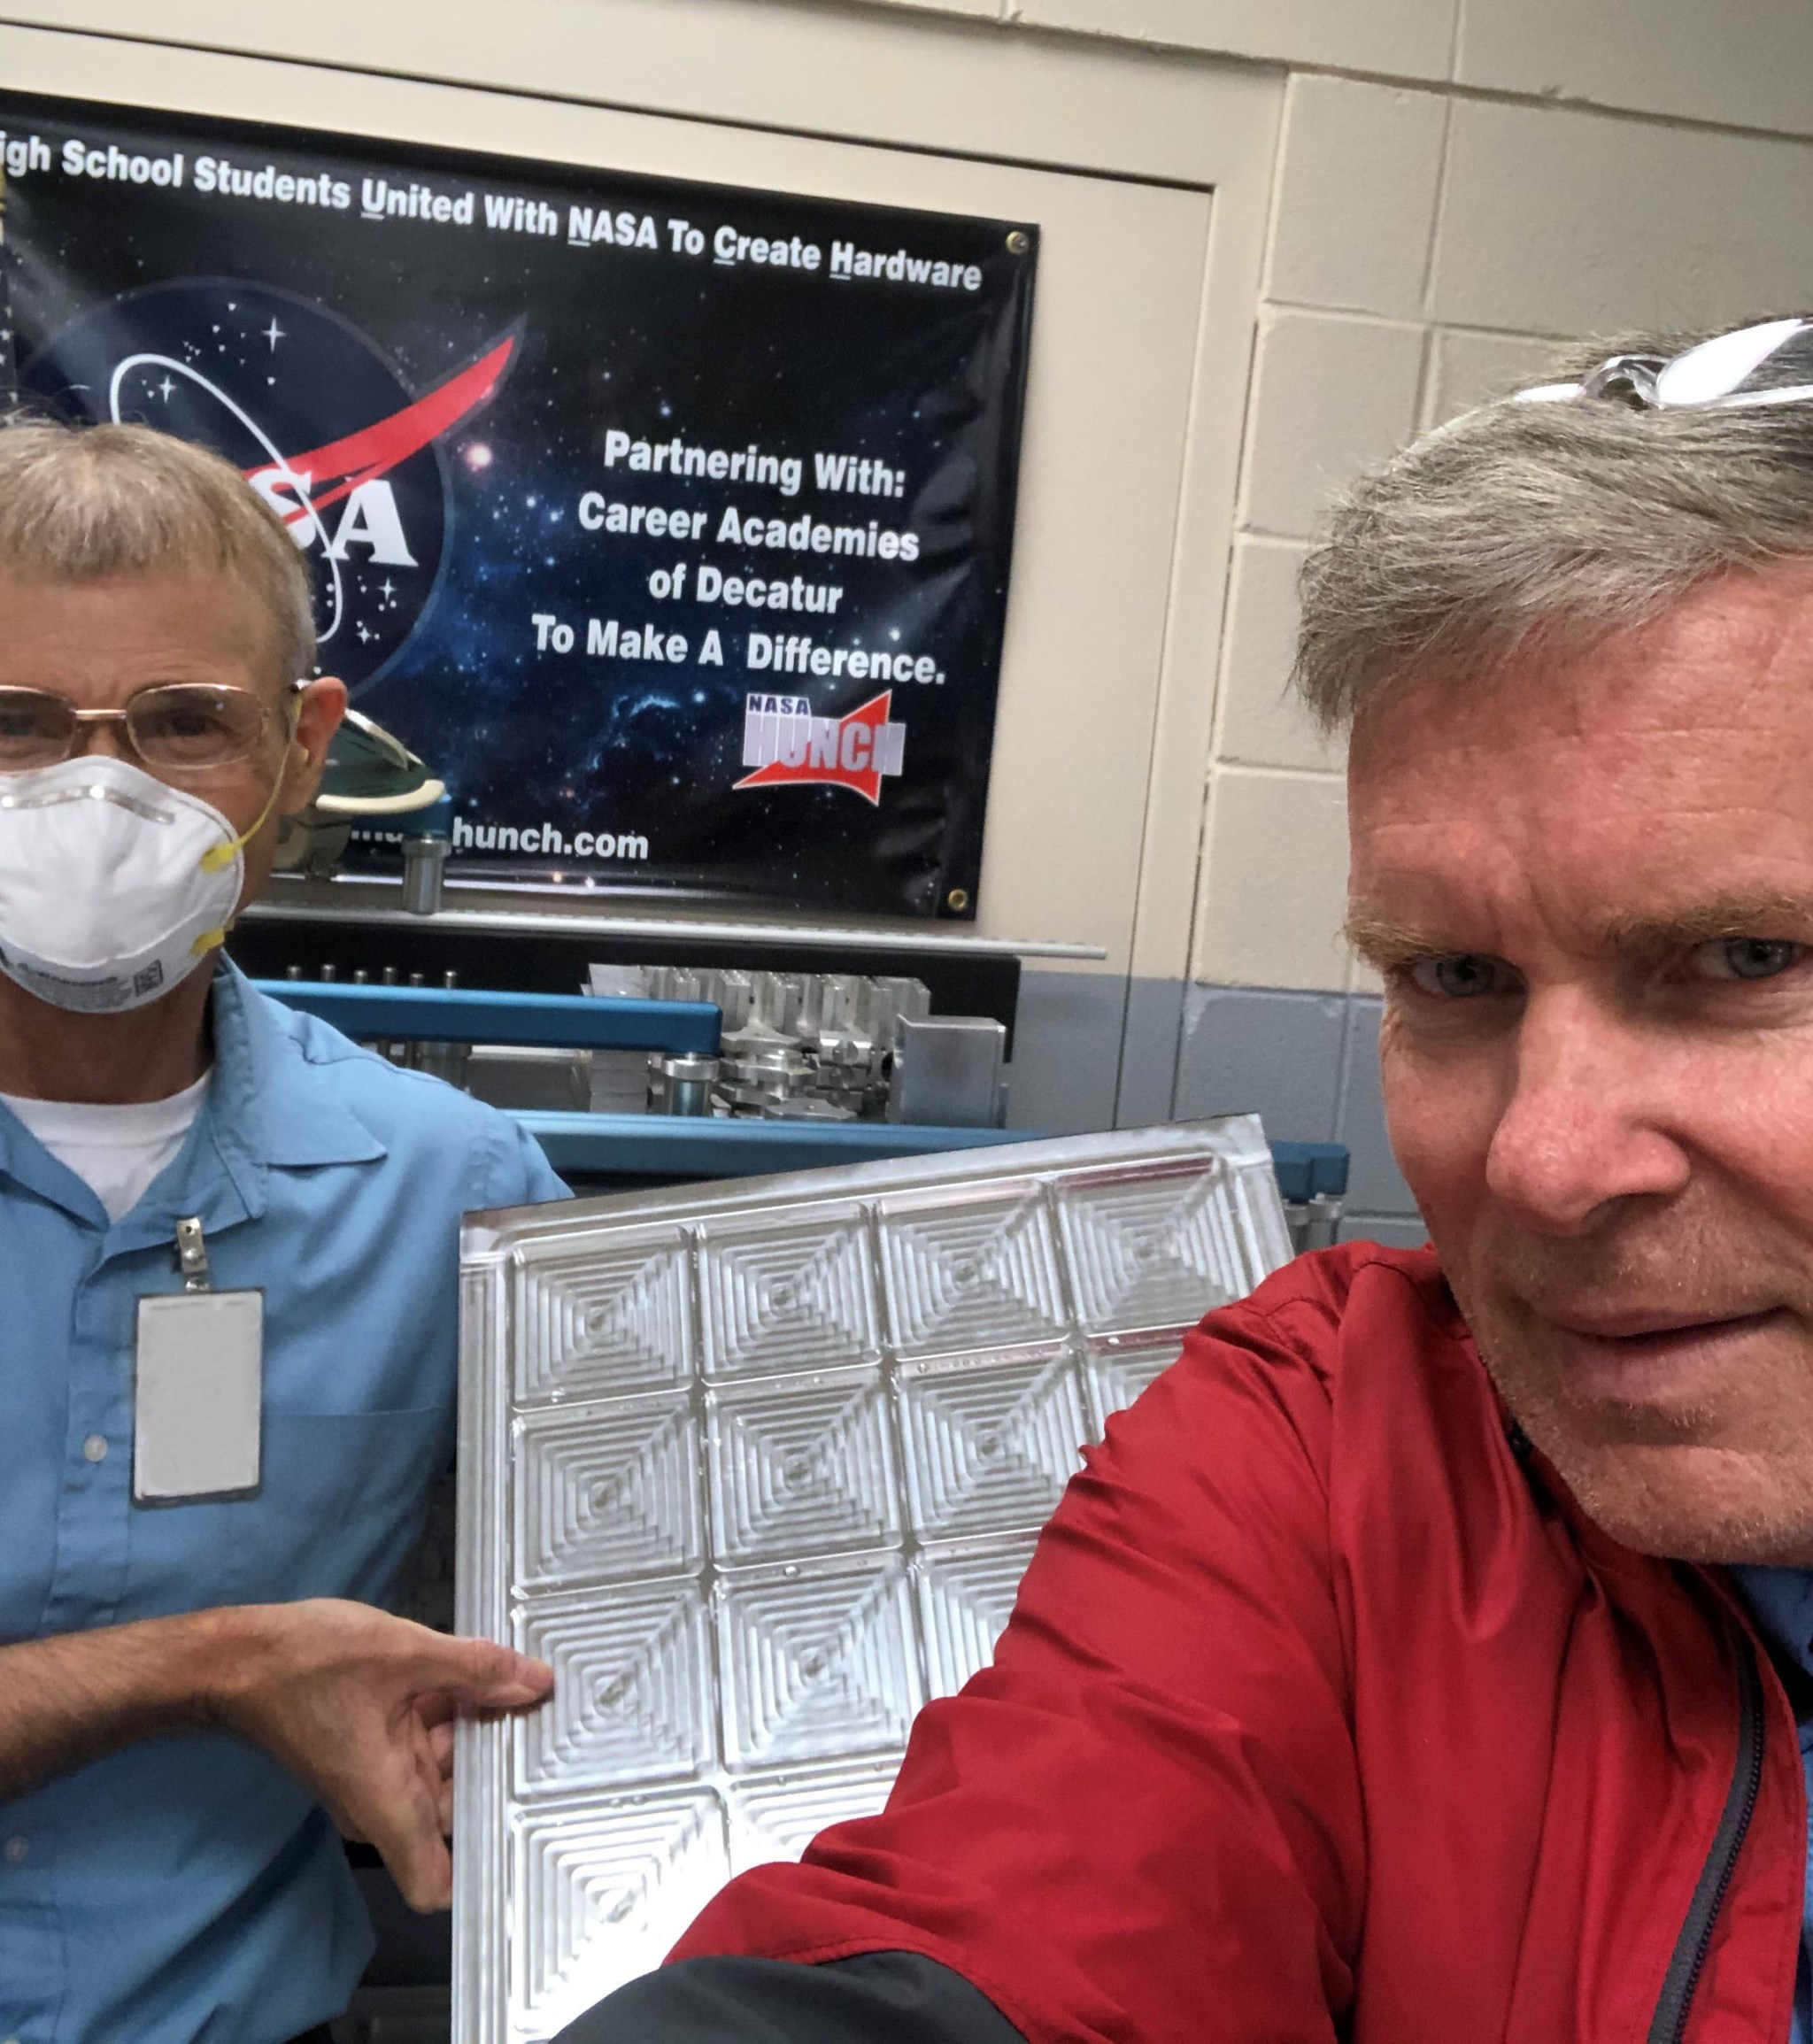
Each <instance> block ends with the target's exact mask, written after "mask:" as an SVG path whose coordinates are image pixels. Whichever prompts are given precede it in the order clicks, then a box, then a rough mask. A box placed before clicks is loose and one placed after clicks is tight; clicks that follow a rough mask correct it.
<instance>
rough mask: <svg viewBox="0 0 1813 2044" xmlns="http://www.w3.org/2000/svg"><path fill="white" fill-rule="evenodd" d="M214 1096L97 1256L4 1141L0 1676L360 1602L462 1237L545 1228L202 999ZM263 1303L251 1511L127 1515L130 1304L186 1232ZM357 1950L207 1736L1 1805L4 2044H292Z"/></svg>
mask: <svg viewBox="0 0 1813 2044" xmlns="http://www.w3.org/2000/svg"><path fill="white" fill-rule="evenodd" d="M212 1018H213V1050H214V1065H213V1076H212V1083H211V1084H210V1085H209V1088H208V1091H207V1093H206V1095H205V1098H204V1104H203V1107H202V1110H201V1113H200V1115H199V1116H198V1117H197V1121H196V1123H195V1126H194V1127H193V1128H192V1129H191V1130H190V1131H189V1138H188V1140H187V1142H186V1143H185V1145H184V1146H183V1149H182V1151H181V1154H180V1155H179V1156H178V1157H177V1158H176V1159H175V1160H174V1161H173V1162H172V1163H171V1164H170V1165H169V1167H168V1168H167V1169H166V1170H165V1171H164V1172H163V1173H162V1174H161V1176H159V1177H158V1179H157V1180H156V1182H155V1183H154V1184H152V1185H151V1186H150V1189H149V1190H148V1191H147V1192H146V1193H145V1195H144V1197H143V1199H141V1200H140V1201H139V1203H138V1205H137V1206H136V1207H134V1209H133V1210H132V1212H131V1213H129V1214H127V1215H125V1216H124V1217H123V1218H122V1219H121V1220H120V1221H119V1222H117V1223H113V1224H112V1225H110V1224H109V1223H108V1220H107V1216H106V1214H105V1213H104V1210H103V1209H102V1207H101V1203H100V1201H99V1200H98V1199H96V1196H95V1194H94V1193H93V1192H91V1191H90V1190H89V1187H88V1186H87V1185H85V1184H83V1183H82V1181H81V1179H80V1178H78V1177H76V1176H75V1175H74V1174H73V1172H71V1171H69V1170H68V1169H66V1168H65V1166H63V1165H62V1164H60V1163H59V1162H58V1161H57V1160H56V1159H55V1158H54V1157H52V1156H51V1155H50V1153H49V1152H48V1151H47V1150H45V1149H44V1148H43V1147H42V1145H40V1144H39V1143H38V1142H37V1141H36V1139H35V1138H34V1137H33V1136H31V1135H30V1134H29V1133H28V1132H27V1130H26V1129H25V1127H24V1125H23V1124H22V1123H21V1122H19V1120H18V1119H17V1117H16V1116H14V1115H11V1114H9V1113H8V1112H7V1111H6V1110H5V1108H4V1107H0V1262H4V1307H0V1642H7V1643H11V1642H13V1641H17V1640H22V1639H35V1638H39V1637H42V1636H43V1635H46V1634H51V1633H67V1632H78V1631H86V1630H88V1629H89V1628H91V1627H95V1626H102V1625H115V1624H124V1623H126V1622H127V1621H129V1620H132V1619H138V1618H156V1617H162V1616H167V1615H168V1614H171V1613H174V1612H181V1611H190V1610H195V1609H198V1608H203V1607H206V1606H211V1605H221V1604H246V1603H262V1602H280V1601H284V1600H289V1599H293V1598H300V1597H321V1596H327V1597H352V1598H359V1599H362V1600H366V1601H368V1602H373V1603H377V1602H382V1600H383V1599H384V1598H385V1596H386V1595H387V1593H390V1590H391V1588H392V1585H393V1584H394V1582H395V1580H396V1577H397V1572H398V1570H399V1568H400V1567H401V1565H402V1564H403V1562H405V1560H406V1558H407V1557H408V1554H409V1552H410V1549H411V1547H412V1546H413V1542H414V1540H415V1539H416V1538H417V1537H418V1535H419V1532H420V1526H421V1522H422V1518H423V1516H424V1511H425V1508H426V1504H427V1499H428V1488H429V1485H430V1484H431V1482H432V1481H433V1479H434V1477H436V1474H437V1472H438V1471H440V1470H441V1469H444V1467H445V1466H446V1463H447V1462H448V1459H449V1457H450V1455H451V1450H452V1442H453V1419H454V1390H455V1381H456V1376H457V1362H458V1357H457V1347H458V1342H457V1315H458V1300H459V1285H458V1281H457V1279H458V1269H459V1219H460V1215H462V1214H463V1213H465V1212H467V1210H469V1209H471V1208H474V1207H503V1206H515V1205H520V1204H524V1203H527V1202H530V1201H535V1200H542V1199H559V1198H561V1197H563V1196H564V1194H565V1191H566V1188H565V1187H564V1186H563V1185H562V1184H560V1182H559V1179H558V1178H557V1177H556V1176H554V1174H553V1172H552V1170H551V1169H549V1167H548V1165H547V1162H546V1161H545V1160H544V1157H543V1156H542V1154H541V1152H540V1151H539V1150H538V1149H537V1148H536V1145H535V1144H534V1143H533V1142H532V1141H531V1140H530V1139H529V1138H528V1137H526V1136H525V1135H524V1134H523V1133H522V1132H521V1130H520V1129H519V1128H518V1126H517V1124H516V1123H515V1122H513V1121H511V1120H510V1119H509V1118H508V1117H507V1116H506V1115H500V1114H498V1113H497V1112H495V1111H494V1110H493V1109H491V1108H490V1107H482V1106H481V1105H480V1104H479V1103H478V1102H476V1101H474V1100H471V1099H467V1097H466V1096H465V1095H464V1094H463V1093H459V1092H456V1091H453V1090H452V1089H451V1087H448V1086H444V1085H443V1084H440V1083H439V1082H438V1081H437V1080H434V1079H430V1078H428V1077H426V1076H423V1075H421V1074H420V1073H415V1072H405V1071H402V1070H399V1069H398V1068H397V1067H395V1066H393V1065H390V1064H387V1063H386V1062H385V1061H383V1060H382V1059H381V1058H377V1057H374V1056H373V1055H371V1054H370V1053H368V1052H365V1051H361V1050H360V1049H359V1048H358V1047H357V1046H356V1045H353V1044H351V1043H349V1042H348V1041H347V1040H346V1038H345V1037H342V1036H340V1035H339V1034H338V1033H337V1032H336V1031H335V1030H331V1029H329V1028H328V1027H327V1026H326V1025H325V1024H324V1023H321V1022H316V1021H314V1020H312V1018H311V1017H308V1016H305V1015H303V1014H297V1013H296V1012H295V1011H293V1010H291V1009H289V1008H286V1007H281V1006H279V1005H278V1004H277V1003H276V1002H274V1001H270V1000H267V999H265V998H264V997H263V996H262V995H260V994H258V993H257V992H256V991H254V990H253V989H252V987H251V984H250V983H248V982H247V980H246V979H245V978H244V977H243V976H242V975H241V974H240V973H239V972H238V971H236V970H235V968H233V967H232V966H230V965H228V964H225V963H223V964H222V965H221V966H220V968H218V970H217V974H216V977H215V981H214V991H213V1002H212ZM184 1215H199V1216H200V1218H201V1222H202V1227H203V1231H204V1237H205V1239H206V1243H207V1249H208V1254H209V1257H210V1259H211V1261H212V1269H213V1282H214V1285H215V1287H216V1289H217V1290H222V1291H225V1290H228V1289H233V1288H236V1287H239V1286H257V1287H260V1288H262V1290H263V1292H264V1294H265V1353H264V1471H263V1482H262V1486H261V1488H260V1490H259V1493H258V1495H257V1496H256V1497H253V1498H249V1499H243V1500H235V1501H232V1502H225V1503H213V1504H193V1505H176V1506H173V1507H166V1508H160V1509H152V1510H145V1509H138V1508H135V1507H134V1505H133V1503H132V1442H133V1415H132V1386H133V1343H134V1330H135V1316H136V1311H137V1300H138V1299H139V1298H140V1296H141V1295H142V1294H143V1293H146V1292H177V1291H180V1290H181V1281H180V1279H179V1278H178V1277H177V1275H176V1269H175V1259H174V1250H173V1245H174V1230H175V1226H176V1223H177V1221H178V1219H179V1218H181V1216H184ZM371 1946H372V1938H371V1931H370V1927H369V1925H368V1924H367V1922H366V1916H365V1911H364V1909H363V1907H362V1905H361V1903H360V1901H359V1894H358V1890H357V1888H356V1886H355V1885H354V1883H353V1880H352V1878H351V1874H350V1872H349V1870H348V1869H347V1865H346V1859H345V1855H344V1852H343V1849H342V1846H341V1842H340V1840H339V1837H338V1836H337V1834H336V1832H335V1830H334V1827H333V1825H332V1824H331V1823H330V1822H329V1821H328V1817H327V1816H326V1814H325V1813H324V1812H323V1811H322V1810H321V1809H319V1808H318V1807H317V1806H316V1805H315V1803H314V1801H313V1799H312V1797H311V1796H310V1794H309V1793H308V1792H307V1790H306V1789H305V1788H303V1787H301V1786H299V1785H298V1784H297V1782H296V1781H294V1780H293V1779H292V1778H290V1777H289V1775H288V1774H286V1773H285V1772H284V1770H282V1767H280V1766H279V1765H278V1763H277V1762H275V1761H274V1760H273V1759H271V1758H269V1757H268V1756H267V1755H265V1754H264V1753H262V1752H260V1751H259V1750H258V1749H257V1748H256V1747H252V1746H251V1745H250V1744H247V1743H246V1742H244V1741H243V1740H241V1739H236V1738H235V1737H233V1736H231V1735H230V1734H228V1733H225V1732H211V1733H193V1734H183V1735H180V1736H174V1737H166V1738H160V1739H149V1740H146V1741H144V1742H143V1743H142V1744H139V1745H136V1746H132V1747H127V1748H126V1749H124V1750H123V1751H121V1752H119V1753H116V1754H113V1755H109V1756H108V1757H106V1758H104V1759H101V1760H97V1761H95V1762H92V1763H91V1764H89V1765H88V1766H86V1767H83V1768H81V1769H80V1770H76V1771H75V1772H73V1773H71V1774H67V1775H65V1776H63V1777H61V1778H58V1779H56V1780H53V1781H50V1782H47V1783H45V1784H44V1785H43V1786H41V1787H39V1788H36V1789H35V1790H33V1791H31V1792H30V1793H27V1794H26V1795H23V1796H20V1797H18V1798H17V1799H15V1800H14V1801H11V1802H8V1803H4V1804H0V2037H4V2038H6V2039H9V2040H11V2039H13V2038H17V2039H18V2040H19V2044H126V2040H130V2044H198V2040H206V2044H282V2040H287V2039H289V2038H292V2037H294V2036H296V2035H297V2033H298V2032H302V2031H305V2030H308V2029H310V2028H312V2026H313V2025H316V2024H318V2023H320V2022H323V2021H325V2020H326V2019H327V2018H328V2017H332V2016H334V2015H336V2014H337V2013H338V2012H339V2011H340V2010H341V2009H343V2007H344V2006H345V2004H346V2002H347V1999H348V1997H349V1995H350V1994H351V1992H352V1989H353V1987H354V1986H356V1985H357V1983H358V1980H359V1974H360V1973H361V1971H363V1970H364V1967H365V1964H366V1959H367V1958H368V1956H369V1955H370V1952H371Z"/></svg>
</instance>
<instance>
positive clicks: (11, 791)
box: [0, 753, 276, 1014]
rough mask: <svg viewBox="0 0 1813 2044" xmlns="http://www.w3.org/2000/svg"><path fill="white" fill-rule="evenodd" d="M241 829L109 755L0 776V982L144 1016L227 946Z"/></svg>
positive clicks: (238, 881) (98, 1010)
mask: <svg viewBox="0 0 1813 2044" xmlns="http://www.w3.org/2000/svg"><path fill="white" fill-rule="evenodd" d="M275 800H276V794H275V791H273V792H272V799H271V801H270V802H268V803H266V806H265V815H264V816H260V817H259V818H258V822H257V823H254V824H253V825H252V827H251V829H250V830H248V831H246V832H244V833H243V834H241V833H239V832H236V831H235V829H234V828H233V825H232V822H231V821H229V819H228V818H227V817H225V816H223V815H222V814H220V811H219V810H218V809H216V808H215V807H214V806H213V805H212V803H211V802H204V801H203V800H202V798H201V797H200V796H198V795H192V794H190V793H189V791H188V790H187V789H183V788H173V787H170V786H168V785H167V784H166V783H164V782H162V781H159V780H157V779H155V778H153V776H152V775H150V774H147V773H145V772H144V771H143V768H141V767H135V766H132V765H130V764H129V763H128V762H127V760H118V759H114V758H112V757H110V756H109V755H107V754H104V753H103V754H97V755H96V756H94V757H90V758H77V759H73V760H62V761H60V762H59V763H58V765H56V766H54V767H34V768H31V769H29V770H28V771H27V772H25V773H22V774H0V972H4V973H5V975H6V976H7V977H8V978H9V979H12V980H14V981H16V982H17V983H18V984H19V985H20V986H22V987H23V988H24V989H25V990H26V991H27V993H32V994H35V995H36V996H37V997H38V999H40V1000H45V1001H49V1002H50V1004H51V1006H52V1007H60V1008H69V1009H73V1010H75V1011H77V1012H79V1013H81V1014H115V1013H118V1012H120V1010H123V1009H126V1008H135V1007H143V1006H144V1005H145V1004H146V1003H147V1002H148V1001H154V1000H156V999H158V997H159V996H160V995H163V994H166V993H168V992H169V991H170V990H171V988H172V987H174V986H176V985H178V984H179V983H181V981H183V980H185V979H187V978H188V976H189V974H190V973H192V972H193V971H194V970H195V969H196V968H197V966H198V965H200V964H201V963H202V962H203V960H204V959H206V958H208V957H210V956H211V955H212V953H213V952H214V951H215V950H216V949H217V948H218V947H219V946H220V944H221V943H222V941H223V940H224V939H225V937H226V935H227V929H228V924H230V923H231V922H232V920H233V914H234V911H235V909H236V908H237V907H238V906H239V895H240V890H241V888H242V887H243V884H244V881H245V860H244V856H243V854H244V850H245V846H246V844H247V842H248V841H249V840H250V839H251V837H253V836H254V835H255V834H256V833H257V831H258V829H259V827H260V825H262V824H263V822H264V821H265V816H268V815H269V814H270V813H271V809H272V808H273V806H274V805H275Z"/></svg>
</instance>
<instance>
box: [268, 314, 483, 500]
mask: <svg viewBox="0 0 1813 2044" xmlns="http://www.w3.org/2000/svg"><path fill="white" fill-rule="evenodd" d="M521 337H522V336H521V333H520V332H513V333H511V334H508V335H506V336H505V337H504V339H503V340H501V341H499V342H498V344H497V346H496V347H494V348H492V349H490V351H487V352H486V353H485V354H482V355H481V356H480V357H479V358H478V359H477V360H476V361H475V362H473V363H471V364H469V365H468V366H467V367H466V368H464V369H458V370H455V372H454V373H453V374H452V375H451V376H449V377H448V378H447V380H446V381H445V382H443V383H437V384H436V386H435V388H434V389H433V390H430V391H429V392H428V395H427V396H426V397H418V398H417V399H416V401H415V402H414V404H413V405H405V406H404V408H403V410H402V411H400V412H393V413H391V414H390V417H389V418H388V419H380V420H377V421H376V422H375V423H374V424H373V425H370V426H366V427H363V428H360V430H359V432H357V433H349V434H348V435H347V436H346V437H345V438H344V439H343V440H329V441H328V442H327V443H326V444H325V445H323V446H320V447H316V448H313V449H312V450H311V451H309V452H308V453H306V454H292V455H291V456H290V457H289V459H288V460H286V461H285V462H284V463H283V464H282V466H281V467H274V466H273V465H272V464H270V463H269V462H266V464H265V465H264V466H263V467H257V468H248V469H246V470H245V471H244V474H245V479H246V481H247V482H258V479H259V478H260V477H264V476H276V477H278V478H280V479H283V478H288V477H295V478H297V480H298V481H299V482H301V484H302V487H303V490H305V493H306V495H307V498H308V503H307V504H306V505H301V504H298V505H297V506H296V507H295V509H294V510H291V511H285V512H284V513H283V522H284V523H285V524H286V525H294V524H295V523H296V522H297V520H298V519H302V518H306V517H307V516H308V515H309V511H310V507H311V506H312V508H313V510H315V511H316V512H320V511H324V510H325V509H326V508H327V507H328V505H330V504H337V503H338V502H339V501H340V499H341V498H343V497H350V496H351V494H352V492H353V491H354V490H357V489H358V488H359V484H360V483H361V482H371V481H372V479H373V478H374V476H379V475H382V474H384V473H385V471H386V470H387V469H391V468H394V467H396V466H397V463H398V462H399V461H406V460H407V459H409V457H410V456H411V455H412V454H415V453H419V452H420V451H421V449H423V448H424V447H426V446H427V445H428V443H429V441H431V440H436V439H438V438H439V437H440V436H441V435H442V434H444V433H445V432H447V431H448V430H449V429H450V428H452V427H455V426H457V425H458V424H459V421H460V420H462V419H464V418H466V417H467V416H468V415H469V414H470V413H474V412H476V411H477V410H478V408H479V406H480V405H482V404H484V403H486V402H487V401H488V400H489V399H490V397H492V396H493V395H494V393H495V392H496V390H497V388H498V384H499V383H501V382H503V380H504V372H505V369H507V368H508V367H509V366H510V359H511V357H512V356H513V354H514V353H515V352H516V343H518V341H520V340H521ZM318 483H326V484H327V485H328V488H326V489H318V488H316V485H317V484H318Z"/></svg>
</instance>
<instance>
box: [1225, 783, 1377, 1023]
mask: <svg viewBox="0 0 1813 2044" xmlns="http://www.w3.org/2000/svg"><path fill="white" fill-rule="evenodd" d="M1346 884H1347V821H1346V789H1345V787H1344V786H1343V784H1342V783H1341V781H1340V779H1339V777H1338V776H1337V775H1308V774H1272V773H1257V772H1254V771H1251V770H1249V769H1247V768H1245V767H1217V768H1216V769H1215V774H1214V776H1213V785H1212V788H1211V791H1210V797H1209V812H1208V835H1207V848H1206V856H1205V860H1204V866H1203V881H1202V896H1201V906H1200V912H1199V921H1198V924H1197V935H1196V945H1195V953H1194V960H1193V963H1192V970H1191V976H1192V978H1194V979H1196V980H1199V981H1205V982H1209V983H1215V984H1219V985H1223V986H1275V987H1299V988H1303V989H1306V990H1308V991H1320V992H1336V991H1339V990H1340V989H1342V988H1343V987H1345V986H1346V981H1347V946H1346V941H1345V939H1344V938H1343V937H1342V936H1341V934H1340V932H1341V921H1342V917H1343V914H1345V911H1346Z"/></svg>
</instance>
